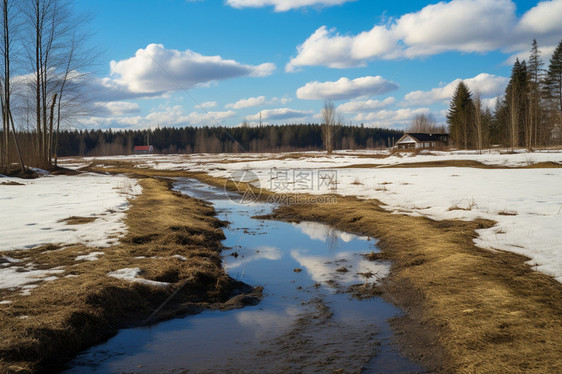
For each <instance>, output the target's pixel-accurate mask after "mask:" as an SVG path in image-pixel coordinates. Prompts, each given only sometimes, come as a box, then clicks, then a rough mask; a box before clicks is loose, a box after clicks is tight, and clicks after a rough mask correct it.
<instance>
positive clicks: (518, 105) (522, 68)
mask: <svg viewBox="0 0 562 374" xmlns="http://www.w3.org/2000/svg"><path fill="white" fill-rule="evenodd" d="M527 79H528V78H527V64H526V63H525V60H523V61H522V62H519V59H516V60H515V64H514V65H513V68H512V69H511V79H510V80H509V83H508V85H507V88H506V89H505V103H506V106H507V108H508V113H509V121H508V123H507V126H506V127H507V129H508V131H507V133H508V139H507V140H508V141H507V144H509V146H510V147H511V148H512V149H513V148H516V147H518V146H519V145H520V140H521V139H524V137H525V118H526V113H527V107H528V105H527V100H526V97H527V92H528V91H527V90H528V84H527V82H528V80H527Z"/></svg>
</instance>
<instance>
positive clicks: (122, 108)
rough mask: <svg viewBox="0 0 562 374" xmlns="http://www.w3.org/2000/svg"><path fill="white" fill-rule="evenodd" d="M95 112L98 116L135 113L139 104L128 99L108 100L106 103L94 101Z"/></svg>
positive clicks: (138, 108) (138, 109)
mask: <svg viewBox="0 0 562 374" xmlns="http://www.w3.org/2000/svg"><path fill="white" fill-rule="evenodd" d="M94 106H95V108H96V113H97V115H98V116H103V115H108V116H124V115H130V114H135V113H138V112H139V111H140V107H139V104H137V103H131V102H128V101H110V102H107V103H101V102H98V103H95V104H94Z"/></svg>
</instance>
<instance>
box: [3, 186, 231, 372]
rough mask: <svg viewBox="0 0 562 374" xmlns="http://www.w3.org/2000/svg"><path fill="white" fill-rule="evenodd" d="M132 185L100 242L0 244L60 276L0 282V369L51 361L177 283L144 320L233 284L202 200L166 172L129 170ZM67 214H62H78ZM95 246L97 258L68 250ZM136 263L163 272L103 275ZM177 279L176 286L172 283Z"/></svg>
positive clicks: (145, 307) (219, 295)
mask: <svg viewBox="0 0 562 374" xmlns="http://www.w3.org/2000/svg"><path fill="white" fill-rule="evenodd" d="M139 183H140V184H141V186H142V188H143V193H142V195H140V196H138V197H137V198H135V199H134V200H132V201H131V206H130V209H129V211H128V213H127V218H126V223H127V225H128V227H129V230H128V233H127V235H126V236H125V237H124V238H122V240H121V243H120V244H118V245H116V246H113V247H110V248H104V249H101V250H100V249H93V248H87V247H84V246H81V245H73V246H66V247H59V246H57V245H47V246H43V247H40V248H35V249H32V250H29V251H12V252H9V253H6V252H4V253H3V254H5V255H8V256H10V257H13V258H18V259H22V260H23V259H24V258H25V263H29V262H33V263H34V264H36V268H38V269H52V268H54V267H58V266H62V268H61V269H63V270H64V272H63V273H62V274H59V276H60V278H59V279H57V280H54V281H51V282H45V283H41V284H40V285H39V286H38V287H37V288H35V289H33V290H32V292H31V295H29V296H21V295H19V293H20V291H19V290H18V291H9V290H0V299H2V300H11V301H13V303H11V304H3V305H0V331H1V332H0V372H2V373H10V372H36V371H42V370H51V369H54V368H58V367H60V365H62V364H64V363H65V362H66V361H67V360H68V359H69V358H71V357H72V356H73V355H74V354H76V353H77V352H78V351H80V350H81V349H84V348H86V347H88V346H90V345H92V344H94V343H97V342H100V341H103V340H104V339H106V338H108V337H109V336H111V335H112V334H114V333H115V332H116V330H117V329H118V328H121V327H125V326H128V325H138V324H141V323H144V322H145V321H146V319H147V318H148V317H149V316H151V315H152V313H153V312H154V311H155V310H156V309H157V308H158V307H159V306H160V305H161V304H162V303H163V301H164V300H166V299H167V298H168V296H169V295H170V294H171V293H172V292H174V291H176V290H178V293H177V294H176V295H175V297H174V299H173V300H172V301H171V302H170V303H168V304H166V307H165V308H163V309H162V310H161V311H160V313H158V315H156V316H154V320H158V319H163V318H169V317H172V316H174V315H176V314H185V313H194V312H198V311H200V310H201V309H202V308H204V307H207V306H210V305H211V304H213V303H219V302H224V301H226V300H227V299H228V297H229V295H231V294H232V291H233V289H234V288H238V287H242V285H241V284H238V283H237V282H234V281H232V280H231V279H230V278H229V277H228V276H227V275H226V273H225V271H224V269H223V268H222V266H221V258H220V255H219V251H220V249H221V240H222V239H223V238H224V235H223V233H222V230H221V229H220V226H221V222H220V221H218V220H217V219H216V218H215V216H214V214H215V212H214V209H213V208H212V206H210V205H208V204H207V203H205V202H202V201H200V200H196V199H192V198H189V197H186V196H183V195H181V194H179V193H175V192H172V191H171V190H170V185H169V182H167V181H164V180H157V179H152V178H143V179H140V180H139ZM80 222H81V220H80V219H79V217H73V219H72V220H70V221H69V222H68V223H69V224H80ZM95 251H98V252H99V251H102V252H104V254H103V255H100V256H99V259H98V260H97V261H75V258H76V257H77V256H78V255H84V254H88V253H91V252H95ZM123 268H140V269H141V270H142V273H141V277H142V278H144V279H148V280H154V281H160V282H169V283H171V284H172V285H171V286H170V287H154V286H150V285H144V284H140V283H132V282H129V281H124V280H119V279H115V278H112V277H109V276H107V274H108V273H109V272H111V271H115V270H118V269H123ZM180 287H181V289H179V288H180Z"/></svg>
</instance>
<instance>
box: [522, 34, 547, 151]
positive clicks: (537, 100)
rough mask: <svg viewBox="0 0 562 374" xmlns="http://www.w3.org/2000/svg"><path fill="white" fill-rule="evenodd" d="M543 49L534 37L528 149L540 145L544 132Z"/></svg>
mask: <svg viewBox="0 0 562 374" xmlns="http://www.w3.org/2000/svg"><path fill="white" fill-rule="evenodd" d="M540 54H541V51H540V50H539V46H538V43H537V40H536V39H533V44H532V46H531V55H530V56H529V64H528V67H527V72H528V78H529V82H528V83H529V87H528V89H529V100H528V101H529V102H528V105H529V111H528V119H527V121H526V126H525V130H526V131H525V143H526V146H527V148H528V149H531V148H533V146H536V145H538V139H539V132H542V131H540V130H542V126H541V121H540V120H541V115H540V114H541V92H542V87H541V86H542V82H543V68H542V66H543V65H544V63H543V61H542V60H541V56H540Z"/></svg>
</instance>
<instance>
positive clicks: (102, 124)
mask: <svg viewBox="0 0 562 374" xmlns="http://www.w3.org/2000/svg"><path fill="white" fill-rule="evenodd" d="M235 115H236V112H235V111H232V110H230V111H222V112H209V113H208V114H207V113H201V112H191V113H186V112H185V110H184V108H183V107H182V106H180V105H176V106H173V107H166V108H161V109H160V110H159V111H154V112H152V113H150V114H148V115H147V116H129V117H113V118H105V117H98V116H96V117H90V118H87V119H82V120H80V123H82V124H83V125H85V126H88V127H94V128H147V127H156V126H216V125H217V124H219V125H222V124H223V123H222V121H224V120H226V119H229V118H232V117H234V116H235Z"/></svg>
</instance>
